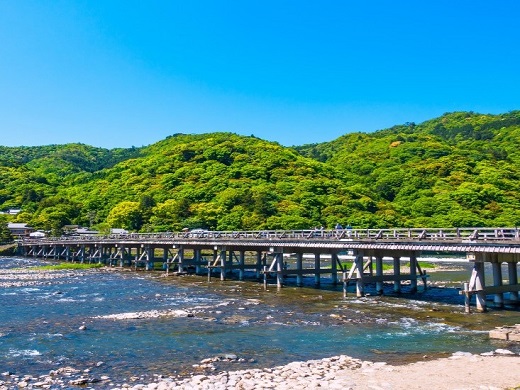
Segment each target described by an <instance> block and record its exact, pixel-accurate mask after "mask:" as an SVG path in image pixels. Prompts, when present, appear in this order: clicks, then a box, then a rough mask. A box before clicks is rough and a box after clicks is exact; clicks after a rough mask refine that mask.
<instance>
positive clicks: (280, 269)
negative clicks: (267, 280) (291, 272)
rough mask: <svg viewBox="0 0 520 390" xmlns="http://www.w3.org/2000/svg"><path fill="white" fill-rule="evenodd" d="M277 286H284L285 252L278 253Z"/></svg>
mask: <svg viewBox="0 0 520 390" xmlns="http://www.w3.org/2000/svg"><path fill="white" fill-rule="evenodd" d="M275 256H276V287H278V288H281V287H282V286H283V253H281V252H280V253H276V254H275Z"/></svg>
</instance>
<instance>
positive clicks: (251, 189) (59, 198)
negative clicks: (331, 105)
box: [0, 111, 520, 231]
mask: <svg viewBox="0 0 520 390" xmlns="http://www.w3.org/2000/svg"><path fill="white" fill-rule="evenodd" d="M518 145H520V111H514V112H510V113H507V114H502V115H481V114H476V113H471V112H470V113H466V112H457V113H450V114H445V115H443V116H441V117H440V118H436V119H432V120H429V121H426V122H423V123H421V124H414V123H407V124H404V125H399V126H394V127H392V128H390V129H385V130H381V131H377V132H374V133H370V134H365V133H352V134H346V135H344V136H342V137H340V138H338V139H337V140H335V141H332V142H327V143H320V144H314V145H303V146H299V147H296V148H287V147H283V146H280V145H279V144H277V143H273V142H268V141H265V140H261V139H258V138H254V137H245V136H239V135H236V134H231V133H210V134H203V135H183V134H176V135H173V136H171V137H168V138H167V139H165V140H163V141H160V142H158V143H156V144H153V145H150V146H148V147H144V148H140V149H117V150H105V149H99V148H92V147H89V146H85V145H79V144H72V145H63V146H42V147H34V148H6V147H0V167H1V168H2V169H1V170H0V210H1V209H7V208H11V207H21V208H22V209H23V212H22V213H21V214H19V215H18V216H17V217H16V218H17V219H18V220H19V221H23V222H29V223H31V224H32V225H33V226H35V227H39V228H43V229H48V230H56V231H58V230H59V228H60V227H61V226H62V225H64V224H79V225H84V226H88V225H93V226H94V227H97V228H99V229H101V230H106V229H108V228H109V227H125V228H128V229H131V230H135V231H161V230H179V229H182V228H184V227H189V228H193V227H205V228H210V229H219V230H238V229H289V228H311V227H313V226H321V225H323V226H326V227H333V226H334V225H335V224H336V223H341V224H343V225H347V224H350V225H352V226H355V227H372V228H374V227H399V226H405V227H407V226H410V227H411V226H414V227H420V226H431V227H452V226H499V225H500V226H517V225H518V224H519V223H520V184H519V183H520V181H519V178H520V164H519V163H520V155H519V153H520V152H519V151H518Z"/></svg>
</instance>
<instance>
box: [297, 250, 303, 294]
mask: <svg viewBox="0 0 520 390" xmlns="http://www.w3.org/2000/svg"><path fill="white" fill-rule="evenodd" d="M302 270H303V253H296V272H297V273H296V286H298V287H302V286H303V275H302Z"/></svg>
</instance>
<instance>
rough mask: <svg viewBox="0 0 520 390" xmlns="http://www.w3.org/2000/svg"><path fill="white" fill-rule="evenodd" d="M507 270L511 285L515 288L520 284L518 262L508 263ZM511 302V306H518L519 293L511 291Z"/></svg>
mask: <svg viewBox="0 0 520 390" xmlns="http://www.w3.org/2000/svg"><path fill="white" fill-rule="evenodd" d="M515 257H517V256H515ZM507 270H508V274H509V285H510V286H515V285H517V284H518V270H517V262H516V261H515V262H513V261H510V262H508V263H507ZM509 300H510V301H511V304H513V305H516V304H518V291H511V292H510V293H509Z"/></svg>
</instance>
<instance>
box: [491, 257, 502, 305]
mask: <svg viewBox="0 0 520 390" xmlns="http://www.w3.org/2000/svg"><path fill="white" fill-rule="evenodd" d="M491 269H492V270H493V287H501V286H502V263H500V262H499V261H498V258H497V256H493V261H492V263H491ZM493 301H494V303H495V307H496V308H499V309H501V308H503V307H504V293H501V292H496V293H495V294H494V299H493Z"/></svg>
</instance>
